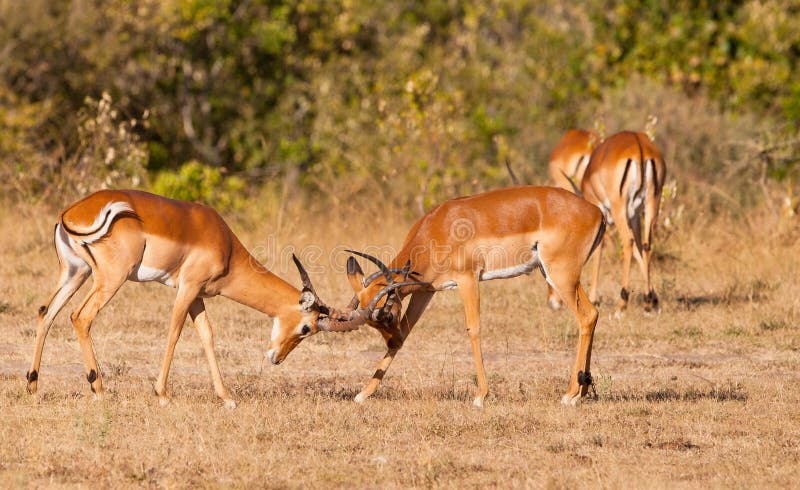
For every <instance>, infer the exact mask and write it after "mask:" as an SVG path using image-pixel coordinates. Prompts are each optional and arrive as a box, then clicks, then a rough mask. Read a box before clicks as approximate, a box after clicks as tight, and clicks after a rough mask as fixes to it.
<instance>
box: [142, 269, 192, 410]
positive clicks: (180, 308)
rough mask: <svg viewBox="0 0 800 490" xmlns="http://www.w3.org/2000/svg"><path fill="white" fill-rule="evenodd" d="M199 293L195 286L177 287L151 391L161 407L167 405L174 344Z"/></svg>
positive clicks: (182, 285) (183, 285)
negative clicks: (165, 342) (165, 339)
mask: <svg viewBox="0 0 800 490" xmlns="http://www.w3.org/2000/svg"><path fill="white" fill-rule="evenodd" d="M199 292H200V288H199V287H196V286H189V285H187V284H181V286H180V287H178V296H177V297H176V298H175V304H174V306H173V307H172V318H171V319H170V324H169V334H168V335H167V349H166V352H165V353H164V360H163V362H162V363H161V371H160V372H159V373H158V378H157V379H156V383H155V385H154V386H153V390H154V391H155V392H156V395H158V401H159V403H160V404H161V405H162V406H165V405H167V404H169V398H167V377H168V376H169V368H170V366H171V365H172V357H173V356H174V354H175V344H177V343H178V339H179V338H180V336H181V332H182V331H183V324H184V322H185V321H186V315H188V314H189V308H190V307H191V305H192V303H193V302H194V300H195V299H196V298H197V295H198V293H199Z"/></svg>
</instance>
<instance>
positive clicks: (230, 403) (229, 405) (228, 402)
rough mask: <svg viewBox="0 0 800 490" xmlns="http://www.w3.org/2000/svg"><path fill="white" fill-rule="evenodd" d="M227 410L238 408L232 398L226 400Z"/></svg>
mask: <svg viewBox="0 0 800 490" xmlns="http://www.w3.org/2000/svg"><path fill="white" fill-rule="evenodd" d="M225 408H227V409H228V410H233V409H235V408H236V402H235V401H234V400H231V399H230V398H229V399H227V400H225Z"/></svg>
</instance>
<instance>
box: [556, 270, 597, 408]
mask: <svg viewBox="0 0 800 490" xmlns="http://www.w3.org/2000/svg"><path fill="white" fill-rule="evenodd" d="M557 288H558V290H559V291H562V299H563V300H564V304H566V305H567V306H568V307H569V308H570V309H571V310H572V311H573V312H575V316H576V317H577V319H578V325H579V333H578V350H577V353H576V354H575V364H574V365H573V367H572V374H571V375H570V379H569V386H568V387H567V392H566V394H565V395H564V397H563V398H562V399H561V403H563V404H565V405H575V404H577V403H578V402H579V401H580V399H581V397H583V396H584V395H586V392H587V391H588V389H589V385H591V384H592V376H591V374H590V370H589V368H590V364H591V360H592V342H593V340H594V327H595V325H596V324H597V316H598V315H597V308H595V307H594V305H593V304H592V302H591V301H589V297H588V296H586V292H585V291H584V290H583V287H582V286H581V285H580V283H579V282H577V281H576V280H572V281H564V282H563V283H561V284H558V283H557Z"/></svg>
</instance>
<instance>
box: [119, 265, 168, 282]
mask: <svg viewBox="0 0 800 490" xmlns="http://www.w3.org/2000/svg"><path fill="white" fill-rule="evenodd" d="M128 279H130V280H131V281H136V282H150V281H155V282H160V283H161V284H164V285H166V286H171V287H172V286H175V283H174V282H173V281H172V277H170V275H169V274H168V273H167V272H164V271H162V270H159V269H154V268H152V267H147V266H146V265H142V264H139V266H138V267H137V268H136V269H134V270H133V272H131V275H130V276H128Z"/></svg>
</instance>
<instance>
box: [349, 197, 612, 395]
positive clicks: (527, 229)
mask: <svg viewBox="0 0 800 490" xmlns="http://www.w3.org/2000/svg"><path fill="white" fill-rule="evenodd" d="M602 222H603V217H602V214H601V213H600V211H599V210H598V209H597V208H596V207H595V206H592V205H591V204H589V203H588V202H586V201H584V200H583V199H581V198H579V197H577V196H575V195H574V194H572V193H569V192H567V191H564V190H562V189H556V188H550V187H534V186H517V187H510V188H506V189H499V190H494V191H490V192H486V193H483V194H478V195H476V196H470V197H464V198H459V199H453V200H451V201H447V202H445V203H443V204H441V205H440V206H438V207H436V208H434V209H432V210H431V211H430V212H428V213H427V214H426V215H425V216H423V217H422V218H420V219H419V221H417V223H416V224H415V225H414V226H413V227H412V228H411V231H410V232H409V233H408V236H407V237H406V240H405V242H404V244H403V247H402V249H401V250H400V252H399V253H398V254H397V256H396V257H395V258H394V259H393V260H392V261H391V263H390V264H389V267H395V268H400V267H402V266H403V265H404V264H405V263H406V261H408V260H410V261H411V268H412V269H413V270H414V271H417V272H419V273H420V274H421V275H422V278H423V280H424V281H427V282H430V283H432V284H433V286H434V287H435V288H437V289H448V288H450V287H453V286H455V287H457V288H458V290H459V293H460V295H461V300H462V304H463V306H464V313H465V319H466V327H467V333H468V335H469V338H470V343H471V346H472V351H473V357H474V360H475V365H476V368H477V373H478V388H477V393H476V397H475V404H476V405H478V406H481V405H482V404H483V399H484V397H485V396H486V394H487V392H488V389H489V388H488V384H487V381H486V373H485V371H484V367H483V356H482V353H481V346H480V315H479V311H480V301H479V288H478V282H479V280H480V277H481V275H482V274H486V273H491V272H492V271H494V272H497V271H498V270H508V269H509V268H510V269H514V268H515V267H520V266H523V265H524V264H525V263H526V262H528V261H530V260H531V259H532V257H533V252H532V250H531V248H532V247H533V246H534V244H535V245H536V252H537V253H538V255H539V257H540V258H541V262H542V264H543V267H544V268H545V269H546V270H547V274H548V277H549V279H550V281H551V282H552V283H553V285H554V289H555V290H556V291H557V294H558V295H559V296H560V297H561V298H562V299H563V300H564V302H565V303H566V304H567V306H568V307H569V308H570V309H571V310H572V311H573V312H574V313H575V315H576V316H577V319H578V323H579V325H580V336H579V340H578V349H577V354H576V358H575V363H574V366H573V369H572V375H571V377H570V382H569V386H568V388H567V392H566V395H565V397H564V401H565V402H567V403H575V402H576V401H577V400H578V399H579V398H580V397H581V396H583V395H585V394H586V389H587V386H586V385H583V386H582V385H580V384H579V383H578V372H579V371H584V372H587V373H588V372H589V362H590V357H591V343H592V336H593V332H594V326H595V323H596V322H597V310H596V309H595V308H594V306H592V304H591V303H590V302H589V301H587V300H586V295H585V294H584V292H583V288H582V287H581V285H580V274H581V269H582V268H583V265H584V263H585V262H586V260H587V259H588V258H589V255H590V254H591V251H592V247H593V245H594V243H595V241H596V239H597V238H598V234H601V233H602ZM523 273H524V272H523ZM529 273H536V274H538V273H539V272H538V268H536V269H535V270H532V271H530V272H529ZM352 276H356V277H351V278H350V283H351V285H352V286H353V289H354V290H355V292H356V294H357V296H358V299H359V301H360V303H361V305H366V304H367V303H369V302H370V301H371V299H372V298H373V297H374V296H375V295H376V294H377V292H378V291H379V290H380V289H381V288H382V287H383V286H384V285H385V284H386V281H385V279H383V278H380V279H378V280H375V281H374V282H373V283H372V284H370V285H368V287H363V286H362V285H361V279H362V277H363V276H362V274H361V273H360V271H358V272H357V273H355V274H352ZM398 280H399V278H398ZM409 294H410V295H411V300H410V302H409V306H408V308H407V309H406V312H405V315H404V316H403V317H402V318H400V315H399V314H395V315H394V318H395V321H393V322H392V323H391V324H388V325H382V324H378V323H376V322H369V323H370V325H372V326H373V327H376V328H378V329H379V330H380V331H381V334H382V335H383V337H384V339H385V341H386V344H387V349H388V351H387V353H386V356H385V357H384V358H383V360H382V361H381V362H380V364H379V365H378V369H377V371H376V372H375V374H374V376H373V377H372V379H371V380H370V382H369V383H368V384H367V386H366V387H365V388H364V390H363V391H362V392H361V393H359V394H358V396H357V397H356V400H357V401H363V400H365V399H366V398H367V397H369V396H370V395H372V393H374V391H375V390H376V389H377V387H378V384H379V383H380V380H381V379H382V378H383V376H384V374H385V372H386V370H387V369H388V367H389V365H390V364H391V362H392V360H393V359H394V356H395V354H396V353H397V351H398V350H399V349H400V347H401V346H402V345H403V342H404V340H405V339H406V338H407V337H408V335H409V333H410V332H411V329H412V328H413V327H414V325H415V324H416V322H417V321H418V320H419V318H420V316H421V315H422V313H423V311H424V310H425V308H426V306H427V305H428V302H429V301H430V299H431V297H432V295H433V292H432V291H427V290H421V289H419V288H415V287H414V286H411V287H408V288H406V289H405V290H401V291H400V295H401V297H402V296H404V295H409ZM395 306H397V308H398V309H397V313H399V305H395Z"/></svg>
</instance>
